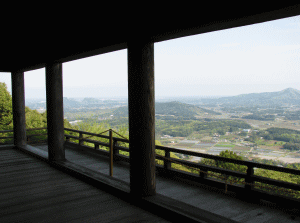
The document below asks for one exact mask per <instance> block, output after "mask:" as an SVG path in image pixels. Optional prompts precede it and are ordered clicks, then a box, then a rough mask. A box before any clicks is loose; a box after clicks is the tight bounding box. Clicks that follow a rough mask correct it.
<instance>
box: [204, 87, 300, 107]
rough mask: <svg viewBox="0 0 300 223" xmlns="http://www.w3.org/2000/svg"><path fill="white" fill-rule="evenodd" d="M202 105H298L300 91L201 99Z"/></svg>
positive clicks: (289, 90)
mask: <svg viewBox="0 0 300 223" xmlns="http://www.w3.org/2000/svg"><path fill="white" fill-rule="evenodd" d="M202 101H203V102H204V103H219V104H235V105H283V104H297V105H299V104H300V91H299V90H296V89H293V88H287V89H285V90H282V91H277V92H264V93H251V94H241V95H237V96H232V97H222V98H218V99H203V100H202Z"/></svg>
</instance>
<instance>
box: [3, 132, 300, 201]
mask: <svg viewBox="0 0 300 223" xmlns="http://www.w3.org/2000/svg"><path fill="white" fill-rule="evenodd" d="M41 129H45V128H38V129H28V130H27V131H30V130H41ZM65 131H68V132H69V134H65V138H66V142H70V143H72V144H77V145H79V146H80V148H83V149H84V148H90V149H91V147H90V146H87V145H84V144H86V143H91V144H93V147H92V148H93V149H94V150H97V151H98V152H100V153H101V154H103V155H107V156H109V157H110V160H111V162H110V163H111V175H112V165H113V162H114V161H125V162H128V163H129V152H130V151H129V148H128V147H126V146H122V145H120V144H125V145H126V144H127V145H129V140H127V139H124V138H118V137H112V135H110V136H106V135H102V134H96V133H90V132H85V131H80V130H74V129H69V128H65ZM8 132H12V130H4V131H0V133H8ZM74 134H78V135H77V136H76V135H74ZM35 135H37V134H35ZM35 135H28V137H32V136H35ZM39 135H40V134H39ZM84 135H85V137H84ZM90 137H98V138H100V140H94V139H90ZM7 138H13V137H12V136H9V137H0V139H7ZM101 140H102V141H101ZM72 141H73V142H72ZM75 141H76V142H75ZM103 148H109V149H106V150H105V149H103ZM156 149H158V150H162V151H164V153H165V155H164V156H160V155H158V154H156V159H157V160H162V161H164V164H163V165H158V164H157V165H156V167H157V170H159V171H160V172H163V173H166V174H168V175H171V174H173V175H174V176H180V177H183V178H186V179H189V180H192V181H194V182H200V183H201V182H206V183H209V182H214V183H216V182H218V184H220V183H221V184H222V185H224V183H225V184H226V188H227V183H226V180H225V181H216V180H215V179H213V178H212V177H210V174H211V173H219V174H222V175H225V176H232V177H237V178H242V179H244V183H243V184H244V186H241V185H238V184H232V185H228V187H231V189H233V190H242V192H243V193H245V194H247V193H248V192H251V191H254V190H258V189H256V188H254V187H256V186H257V185H256V184H255V183H256V182H260V183H263V184H267V185H273V186H276V187H279V188H283V189H285V190H287V189H291V190H294V191H296V192H299V191H300V185H299V184H294V183H289V182H285V181H280V180H275V179H271V178H267V177H263V176H257V175H255V174H254V168H260V169H265V170H273V171H278V172H280V173H287V174H294V175H298V176H299V175H300V170H295V169H289V168H284V167H278V166H272V165H267V164H261V163H254V162H251V161H242V160H235V159H230V158H224V157H220V156H214V155H210V154H205V153H198V152H192V151H187V150H180V149H175V148H170V147H165V146H156ZM120 151H123V154H121V153H120ZM171 153H177V154H183V155H190V156H195V157H201V158H208V159H212V160H216V161H222V162H228V163H233V164H238V165H243V166H246V167H247V171H246V173H242V172H238V171H232V170H227V169H222V168H219V167H215V166H209V165H204V164H200V163H195V162H190V161H186V160H182V159H176V158H171V156H170V154H171ZM172 163H177V164H180V165H182V166H185V167H188V168H194V169H196V170H198V174H195V173H189V172H185V171H180V170H176V169H175V168H172V165H171V164H172ZM261 192H262V193H260V195H264V194H266V192H265V191H262V190H261ZM272 196H273V195H272ZM289 199H292V200H293V199H294V198H289ZM293 201H296V202H299V199H294V200H293Z"/></svg>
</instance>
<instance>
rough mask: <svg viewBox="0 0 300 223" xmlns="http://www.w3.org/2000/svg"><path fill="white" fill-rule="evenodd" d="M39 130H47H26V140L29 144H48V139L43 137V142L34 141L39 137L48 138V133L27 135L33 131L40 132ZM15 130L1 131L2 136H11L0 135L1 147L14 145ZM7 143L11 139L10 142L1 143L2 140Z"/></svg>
mask: <svg viewBox="0 0 300 223" xmlns="http://www.w3.org/2000/svg"><path fill="white" fill-rule="evenodd" d="M38 130H47V128H33V129H26V140H27V143H41V142H47V139H46V138H47V137H43V138H45V139H43V140H34V139H35V138H36V137H37V136H47V131H44V133H36V134H27V133H28V132H31V131H38ZM13 132H14V131H13V130H1V131H0V134H7V133H8V134H9V135H10V136H1V135H0V145H7V144H13V138H14V136H13ZM3 139H4V140H5V141H7V139H11V140H10V141H9V142H1V140H3Z"/></svg>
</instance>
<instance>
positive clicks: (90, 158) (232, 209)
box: [0, 145, 300, 223]
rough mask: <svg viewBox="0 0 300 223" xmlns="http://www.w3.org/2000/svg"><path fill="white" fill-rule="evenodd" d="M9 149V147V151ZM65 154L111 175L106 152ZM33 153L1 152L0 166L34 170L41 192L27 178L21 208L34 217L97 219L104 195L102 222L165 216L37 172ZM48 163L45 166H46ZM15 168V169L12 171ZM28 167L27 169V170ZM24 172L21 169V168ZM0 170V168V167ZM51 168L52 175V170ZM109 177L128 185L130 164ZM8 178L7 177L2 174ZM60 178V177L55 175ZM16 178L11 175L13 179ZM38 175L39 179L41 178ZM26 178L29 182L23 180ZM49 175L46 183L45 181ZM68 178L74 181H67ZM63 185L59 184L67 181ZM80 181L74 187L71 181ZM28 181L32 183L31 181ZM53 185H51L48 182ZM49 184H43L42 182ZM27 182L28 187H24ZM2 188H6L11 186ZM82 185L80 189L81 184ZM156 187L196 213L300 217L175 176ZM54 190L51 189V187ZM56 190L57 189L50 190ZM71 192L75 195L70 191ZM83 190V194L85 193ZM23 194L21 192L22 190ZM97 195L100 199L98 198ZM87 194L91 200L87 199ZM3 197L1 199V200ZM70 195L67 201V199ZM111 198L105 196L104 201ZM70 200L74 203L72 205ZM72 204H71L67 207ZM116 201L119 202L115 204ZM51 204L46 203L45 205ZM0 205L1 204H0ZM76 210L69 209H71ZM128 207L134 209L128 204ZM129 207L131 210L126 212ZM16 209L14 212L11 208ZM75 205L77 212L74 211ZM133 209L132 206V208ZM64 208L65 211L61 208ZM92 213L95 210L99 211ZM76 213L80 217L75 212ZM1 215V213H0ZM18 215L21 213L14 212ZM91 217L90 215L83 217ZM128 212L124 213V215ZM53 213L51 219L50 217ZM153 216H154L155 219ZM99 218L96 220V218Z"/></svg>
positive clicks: (240, 218)
mask: <svg viewBox="0 0 300 223" xmlns="http://www.w3.org/2000/svg"><path fill="white" fill-rule="evenodd" d="M36 147H37V148H39V149H41V150H44V151H47V149H48V148H47V145H40V146H36ZM7 152H8V151H7ZM14 153H16V151H14ZM23 158H24V159H25V162H27V160H28V161H29V163H28V165H27V164H26V163H25V164H24V160H23ZM66 159H67V160H69V161H71V162H73V163H76V164H78V165H80V166H85V167H87V168H89V169H91V170H94V171H98V172H100V173H103V174H107V175H108V174H109V165H108V157H104V156H100V155H95V154H89V153H87V152H84V153H83V152H80V151H78V150H75V149H74V148H72V147H69V146H66ZM31 160H32V158H29V157H27V156H25V157H24V155H23V156H22V158H20V157H19V154H16V155H14V158H13V160H11V159H10V158H9V157H8V159H5V156H4V155H3V158H1V159H0V165H2V163H4V164H3V165H4V167H5V169H7V171H8V172H5V173H4V175H5V176H9V175H10V174H11V175H12V176H14V175H16V176H14V177H16V182H18V183H23V181H22V182H20V181H19V180H18V179H19V178H20V177H21V176H22V172H21V173H20V172H17V173H16V170H18V171H20V170H19V167H22V169H23V166H18V167H13V166H14V164H16V165H24V168H25V169H24V175H27V174H30V173H31V171H33V173H32V177H31V178H30V179H25V180H24V182H27V181H29V182H32V181H37V185H35V184H34V186H32V187H34V188H37V191H40V193H38V194H39V195H33V197H31V196H32V194H34V193H35V192H36V189H32V188H31V186H27V187H26V184H27V183H25V189H26V191H27V192H26V194H27V193H28V194H30V195H28V196H26V197H27V198H28V199H30V202H29V201H28V202H29V203H30V204H27V205H26V206H25V207H27V206H28V207H29V209H30V210H31V211H33V212H34V213H35V214H36V217H34V218H36V219H39V218H40V219H42V218H43V217H39V216H44V218H45V216H47V214H46V213H48V212H50V211H47V210H48V208H49V210H57V211H58V214H57V216H58V218H60V219H61V220H62V221H64V220H66V221H67V219H68V218H69V217H70V218H71V219H74V220H78V221H85V218H86V220H87V221H86V222H90V219H91V220H95V221H97V220H96V219H97V218H100V217H101V218H102V214H101V210H102V211H103V208H102V207H103V206H102V205H101V204H100V203H99V200H101V199H102V198H103V199H104V201H103V202H104V204H105V205H104V206H105V210H106V209H107V212H106V213H105V215H104V214H103V216H104V217H103V218H105V219H107V220H103V222H106V221H108V222H110V221H118V220H116V219H121V218H122V216H124V215H126V213H127V214H128V218H125V220H124V221H123V220H122V221H121V222H126V220H127V221H128V222H132V221H133V222H134V220H133V219H130V218H132V217H133V216H134V217H137V218H138V220H140V219H143V218H145V219H146V220H148V221H152V222H153V221H155V222H160V221H163V219H160V218H158V217H156V216H153V215H152V214H150V213H147V212H143V211H141V210H140V209H138V208H136V207H132V206H130V205H127V204H126V203H124V202H122V201H118V200H117V199H116V198H115V197H113V198H108V197H110V195H108V194H106V193H103V192H101V191H99V190H97V189H96V190H94V189H92V188H93V187H89V186H88V185H85V184H84V183H82V182H80V181H77V180H75V179H73V178H72V177H66V176H65V174H62V173H60V174H58V172H59V171H58V172H57V171H56V170H54V169H51V168H50V169H49V168H48V169H47V170H46V168H45V171H48V172H49V173H51V176H53V178H52V177H51V179H50V177H49V175H48V172H47V174H46V173H45V171H44V169H43V170H42V171H39V170H37V169H40V166H42V167H43V168H44V166H45V165H43V163H40V162H32V161H31ZM5 165H9V166H10V167H11V168H12V169H11V168H10V167H6V166H5ZM46 167H47V165H46ZM14 169H16V170H15V171H14ZM27 169H28V170H27ZM22 171H23V170H22ZM1 173H2V172H1ZM52 173H53V174H52ZM113 173H114V175H113V177H114V178H116V179H119V180H122V181H123V182H124V184H129V164H128V163H123V162H122V163H115V164H114V169H113ZM35 174H37V176H35ZM6 178H7V177H6ZM57 178H59V179H57ZM13 179H14V178H13ZM39 179H40V180H39ZM56 179H57V180H59V181H60V182H65V181H67V182H66V183H65V184H66V187H65V186H61V184H58V183H56ZM26 180H27V181H26ZM44 180H47V185H44V184H43V183H42V182H44ZM48 180H49V181H50V182H48ZM71 181H72V183H71ZM6 184H8V185H14V184H13V183H10V182H6V180H4V185H6ZM65 184H63V185H65ZM75 184H76V185H79V186H78V187H77V186H74V185H75ZM29 185H30V184H29ZM49 185H52V186H49ZM53 185H54V186H55V187H59V188H60V189H61V190H60V192H59V193H62V194H65V193H66V192H67V193H68V194H69V195H64V198H61V197H57V198H52V197H51V196H59V195H56V190H54V189H53V188H52V187H54V186H53ZM46 186H47V187H46ZM5 187H8V188H9V187H10V186H5ZM28 187H30V188H28ZM40 187H42V188H43V187H45V188H50V189H49V191H48V190H47V189H45V190H46V193H45V192H43V190H44V189H42V188H40ZM86 187H87V188H91V189H89V190H88V191H89V192H86V191H87V189H85V188H86ZM8 188H7V189H6V190H9V189H8ZM13 188H15V189H12V192H11V193H10V194H11V196H16V195H15V192H16V191H18V190H19V189H22V186H20V185H18V186H14V187H13ZM81 188H82V189H81ZM156 188H157V193H158V194H162V195H164V196H168V197H170V198H173V199H176V200H178V201H181V202H185V203H187V204H189V205H192V206H194V207H197V208H199V212H201V211H209V212H211V213H214V214H217V215H220V216H223V217H226V218H228V219H232V220H234V221H236V222H248V223H250V222H251V223H252V222H253V223H254V222H255V223H260V222H274V223H276V222H278V223H285V222H300V218H299V216H293V215H291V214H289V213H287V212H285V211H284V210H280V209H276V208H274V207H272V206H267V205H265V204H251V203H247V202H244V201H241V200H239V199H237V198H234V197H231V196H229V195H226V194H224V193H218V192H216V191H214V190H207V189H204V188H199V187H195V186H191V185H188V184H185V183H181V182H177V181H174V180H172V179H165V178H162V177H156ZM2 191H3V189H2V188H1V189H0V193H1V194H0V199H1V198H2V195H3V192H2ZM51 191H52V192H51ZM54 191H55V192H54ZM73 191H74V193H75V194H74V195H72V193H73ZM8 192H9V191H5V190H4V193H5V196H8V199H9V200H12V201H11V202H12V203H11V204H10V205H11V206H13V207H15V206H14V203H13V202H16V201H14V200H13V199H12V198H11V197H9V196H10V195H6V193H8ZM44 193H45V195H44ZM86 193H87V194H86ZM19 194H20V195H22V192H19ZM26 194H25V195H26ZM39 196H41V198H43V196H45V199H47V202H48V200H49V202H50V204H49V205H47V202H46V201H38V200H40V199H38V198H39ZM73 196H75V197H74V201H72V200H73ZM98 196H99V198H97V197H98ZM34 197H36V201H35V202H37V203H34V204H31V199H34ZM64 199H66V200H68V201H67V203H66V204H65V201H64ZM90 199H91V200H90ZM111 199H112V200H116V203H118V205H119V204H120V207H121V208H120V210H121V211H122V212H121V213H120V216H119V215H117V216H113V215H112V216H111V215H110V214H109V213H113V209H112V208H113V207H115V206H116V205H114V202H112V203H110V202H109V201H110V200H111ZM1 200H3V199H1ZM69 200H71V201H69ZM108 200H109V201H108ZM73 202H74V204H73ZM53 203H58V205H59V207H58V208H56V207H54V206H53V205H52V204H53ZM69 203H70V207H69V206H68V205H69ZM39 204H41V207H42V209H41V210H39V209H37V210H35V207H39ZM17 205H19V206H17V208H16V209H12V210H11V208H6V209H5V210H6V211H4V210H2V208H1V211H0V213H1V214H2V213H3V212H4V214H5V216H6V218H4V217H5V216H4V217H3V219H4V220H9V216H14V217H15V219H16V220H17V219H22V213H23V212H21V213H20V212H19V208H21V207H22V206H23V205H22V203H18V204H17ZM118 205H117V206H118ZM48 206H49V207H48ZM82 206H84V207H85V206H87V208H86V209H85V208H84V209H82V208H81V207H82ZM1 207H2V206H1ZM65 207H66V209H68V211H63V210H62V209H64V208H65ZM72 207H74V209H75V210H73V208H72ZM131 208H132V209H131ZM129 209H130V211H129ZM10 210H11V211H12V212H13V213H16V215H14V214H12V213H10ZM13 210H14V211H13ZM76 210H77V211H76ZM78 210H80V211H81V212H82V215H81V214H79V213H80V212H79V213H78ZM126 210H128V212H126ZM131 210H132V211H131ZM65 212H66V213H67V214H66V215H65V214H64V213H65ZM131 212H136V213H137V214H132V215H130V214H129V213H131ZM96 213H99V214H98V215H97V214H96ZM35 214H33V216H35ZM23 215H24V216H26V213H24V214H23ZM79 215H80V216H79ZM1 216H2V215H1ZM18 216H19V217H18ZM64 216H66V218H64ZM87 216H89V217H87ZM91 216H95V218H93V217H91ZM126 216H127V215H126ZM48 217H49V219H50V220H49V221H52V219H53V218H54V217H55V216H49V215H48ZM51 217H52V219H51ZM154 218H156V219H154ZM98 220H99V219H98ZM0 222H4V221H1V218H0Z"/></svg>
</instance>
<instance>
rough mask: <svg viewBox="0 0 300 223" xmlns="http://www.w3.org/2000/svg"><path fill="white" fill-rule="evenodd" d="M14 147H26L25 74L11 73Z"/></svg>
mask: <svg viewBox="0 0 300 223" xmlns="http://www.w3.org/2000/svg"><path fill="white" fill-rule="evenodd" d="M11 84H12V110H13V123H14V145H15V146H23V145H26V120H25V91H24V72H12V73H11Z"/></svg>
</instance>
